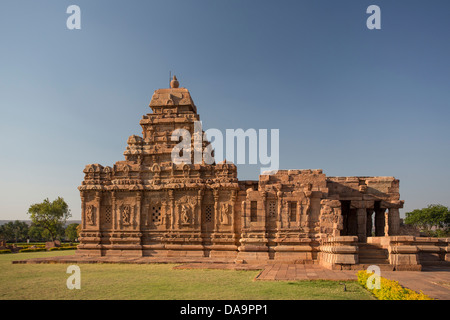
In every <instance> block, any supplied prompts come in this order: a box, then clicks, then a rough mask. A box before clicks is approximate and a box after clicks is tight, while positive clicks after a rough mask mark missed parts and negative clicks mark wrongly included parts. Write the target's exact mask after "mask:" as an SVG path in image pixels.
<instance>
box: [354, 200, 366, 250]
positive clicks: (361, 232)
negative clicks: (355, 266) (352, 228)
mask: <svg viewBox="0 0 450 320" xmlns="http://www.w3.org/2000/svg"><path fill="white" fill-rule="evenodd" d="M356 217H357V219H358V240H359V241H360V242H365V241H366V240H367V233H366V232H367V211H366V208H358V209H357V210H356Z"/></svg>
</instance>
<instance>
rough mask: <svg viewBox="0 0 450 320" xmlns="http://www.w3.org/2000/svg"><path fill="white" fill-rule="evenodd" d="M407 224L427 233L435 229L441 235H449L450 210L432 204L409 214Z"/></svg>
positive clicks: (407, 214)
mask: <svg viewBox="0 0 450 320" xmlns="http://www.w3.org/2000/svg"><path fill="white" fill-rule="evenodd" d="M405 223H406V224H410V225H413V226H416V227H418V228H419V229H421V230H423V231H426V232H427V233H431V232H432V229H434V230H436V231H437V234H439V235H443V234H447V233H448V232H449V227H450V210H449V208H448V207H446V206H443V205H441V204H431V205H429V206H428V207H426V208H423V209H416V210H413V211H411V212H407V213H406V218H405Z"/></svg>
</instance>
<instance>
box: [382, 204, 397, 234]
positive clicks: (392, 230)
mask: <svg viewBox="0 0 450 320" xmlns="http://www.w3.org/2000/svg"><path fill="white" fill-rule="evenodd" d="M387 218H388V221H386V225H388V226H389V229H388V233H386V232H385V235H389V236H396V235H398V234H399V231H400V211H399V209H398V208H389V214H388V217H387Z"/></svg>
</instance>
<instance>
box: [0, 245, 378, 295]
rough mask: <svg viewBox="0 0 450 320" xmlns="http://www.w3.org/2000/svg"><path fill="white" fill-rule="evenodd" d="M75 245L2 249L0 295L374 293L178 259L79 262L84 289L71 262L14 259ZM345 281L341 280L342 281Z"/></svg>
mask: <svg viewBox="0 0 450 320" xmlns="http://www.w3.org/2000/svg"><path fill="white" fill-rule="evenodd" d="M72 254H74V252H73V251H65V252H64V251H60V252H35V253H19V254H2V255H0V270H1V272H0V299H1V300H6V299H15V300H35V299H41V300H47V299H52V300H54V299H64V300H70V299H77V300H79V299H80V300H96V299H101V300H109V299H114V300H129V299H134V300H142V299H145V300H231V299H236V300H240V299H251V300H260V299H261V300H280V299H281V300H291V299H301V300H306V299H318V300H319V299H339V300H362V299H373V297H372V295H371V294H370V293H369V292H368V291H366V290H365V289H364V288H362V287H361V286H360V285H359V284H358V283H357V282H356V281H346V282H345V283H346V286H347V291H346V292H344V291H343V286H342V285H341V284H339V282H334V281H254V280H253V279H254V278H255V276H256V275H257V274H258V271H235V270H203V269H193V270H187V269H178V270H177V269H172V268H173V266H174V265H173V264H172V265H171V264H136V265H133V264H80V265H79V267H80V269H81V289H79V290H77V289H73V290H69V289H68V288H67V286H66V281H67V278H68V277H69V276H70V274H68V273H66V271H67V267H68V265H67V264H12V263H11V261H13V260H23V259H28V258H36V257H45V256H47V257H48V256H62V255H72ZM341 283H342V282H341Z"/></svg>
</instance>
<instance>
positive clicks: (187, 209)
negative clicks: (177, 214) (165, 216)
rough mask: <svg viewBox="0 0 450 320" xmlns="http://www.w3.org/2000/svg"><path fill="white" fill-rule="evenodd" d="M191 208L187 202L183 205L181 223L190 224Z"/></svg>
mask: <svg viewBox="0 0 450 320" xmlns="http://www.w3.org/2000/svg"><path fill="white" fill-rule="evenodd" d="M190 213H191V208H190V207H189V205H187V204H183V205H181V223H183V224H189V220H190Z"/></svg>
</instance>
